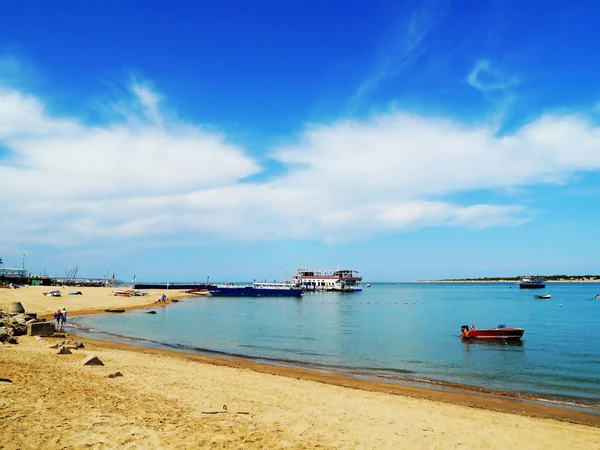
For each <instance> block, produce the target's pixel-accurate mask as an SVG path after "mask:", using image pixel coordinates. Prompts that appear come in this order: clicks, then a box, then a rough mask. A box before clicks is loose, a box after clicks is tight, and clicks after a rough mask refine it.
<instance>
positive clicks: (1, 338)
mask: <svg viewBox="0 0 600 450" xmlns="http://www.w3.org/2000/svg"><path fill="white" fill-rule="evenodd" d="M13 334H14V332H13V330H12V328H8V327H2V328H0V342H8V340H9V339H10V338H12V337H13Z"/></svg>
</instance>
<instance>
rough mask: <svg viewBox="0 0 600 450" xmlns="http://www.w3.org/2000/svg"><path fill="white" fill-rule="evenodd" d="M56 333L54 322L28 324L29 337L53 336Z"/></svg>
mask: <svg viewBox="0 0 600 450" xmlns="http://www.w3.org/2000/svg"><path fill="white" fill-rule="evenodd" d="M55 331H56V329H55V328H54V322H31V323H28V324H27V335H28V336H52V335H53V334H54V332H55Z"/></svg>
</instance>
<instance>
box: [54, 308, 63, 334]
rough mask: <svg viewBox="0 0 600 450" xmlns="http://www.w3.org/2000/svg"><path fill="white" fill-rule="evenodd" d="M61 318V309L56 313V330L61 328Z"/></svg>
mask: <svg viewBox="0 0 600 450" xmlns="http://www.w3.org/2000/svg"><path fill="white" fill-rule="evenodd" d="M61 318H62V313H61V312H60V309H59V310H57V311H56V312H55V313H54V320H56V327H55V328H56V330H58V329H59V328H60V322H61Z"/></svg>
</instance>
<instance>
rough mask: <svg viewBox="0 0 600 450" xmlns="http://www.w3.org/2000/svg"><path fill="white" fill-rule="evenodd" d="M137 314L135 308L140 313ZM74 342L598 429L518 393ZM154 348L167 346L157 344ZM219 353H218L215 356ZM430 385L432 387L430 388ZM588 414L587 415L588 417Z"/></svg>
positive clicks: (570, 410) (593, 412) (581, 412)
mask: <svg viewBox="0 0 600 450" xmlns="http://www.w3.org/2000/svg"><path fill="white" fill-rule="evenodd" d="M138 309H139V308H138ZM69 335H71V336H73V337H75V338H76V339H79V340H80V339H85V340H86V341H92V342H94V344H95V345H98V346H101V347H105V348H112V349H120V350H128V351H132V352H136V351H139V352H142V353H147V354H153V355H156V354H158V355H168V356H171V357H175V358H181V359H183V360H189V361H196V362H199V363H201V364H209V365H213V366H217V367H231V368H236V369H247V370H251V371H254V372H259V373H263V374H269V375H277V376H283V377H286V378H293V379H298V380H305V381H315V382H318V383H323V384H327V385H331V386H339V387H345V388H352V389H358V390H362V391H367V392H380V393H388V394H392V395H398V396H403V397H411V398H416V399H427V400H431V401H439V402H443V403H448V404H452V405H460V406H468V407H470V408H479V409H484V410H487V411H495V412H502V413H511V414H517V415H523V416H526V417H533V418H542V419H553V420H559V421H564V422H569V423H576V424H580V425H587V426H593V427H600V410H598V409H594V408H592V407H587V406H585V405H580V404H572V405H571V404H566V403H561V402H560V401H554V400H550V399H543V398H539V397H535V396H533V395H528V394H524V393H518V392H508V391H498V390H491V389H485V388H480V387H477V386H472V385H467V384H458V383H451V382H444V381H436V380H422V381H411V380H409V379H398V380H396V381H395V382H392V381H384V380H381V379H373V378H375V377H370V376H368V375H360V376H353V374H345V373H343V372H339V371H335V370H326V369H324V370H319V369H315V368H305V367H299V366H295V365H293V363H290V365H284V364H277V363H275V362H273V363H270V362H261V361H258V360H260V358H254V357H250V356H244V355H217V354H215V355H207V354H201V353H199V352H194V351H193V350H191V349H185V348H180V349H175V348H173V349H169V348H159V347H157V346H154V345H152V342H151V341H147V340H144V339H140V340H139V341H140V342H141V341H143V342H147V343H149V344H150V345H141V344H139V345H136V344H130V343H127V342H123V341H121V340H120V339H119V337H115V340H114V341H113V340H106V339H97V338H90V337H89V336H87V335H85V334H83V335H80V334H77V332H74V333H69ZM123 338H124V339H126V340H133V341H137V338H131V337H123ZM158 345H161V346H166V344H162V343H159V344H158ZM215 353H217V352H215ZM429 384H430V386H428V385H429ZM588 408H589V411H588Z"/></svg>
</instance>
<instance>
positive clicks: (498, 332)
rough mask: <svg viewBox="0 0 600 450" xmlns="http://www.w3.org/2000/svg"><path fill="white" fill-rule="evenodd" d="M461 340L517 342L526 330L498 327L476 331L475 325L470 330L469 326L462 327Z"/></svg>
mask: <svg viewBox="0 0 600 450" xmlns="http://www.w3.org/2000/svg"><path fill="white" fill-rule="evenodd" d="M460 330H461V333H460V338H461V339H463V340H470V339H502V340H517V339H521V338H522V337H523V333H525V330H524V329H523V328H510V327H507V326H506V325H498V326H497V327H496V328H484V329H482V330H478V329H476V328H475V327H474V326H473V325H471V328H469V326H468V325H463V326H462V327H461V329H460Z"/></svg>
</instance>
